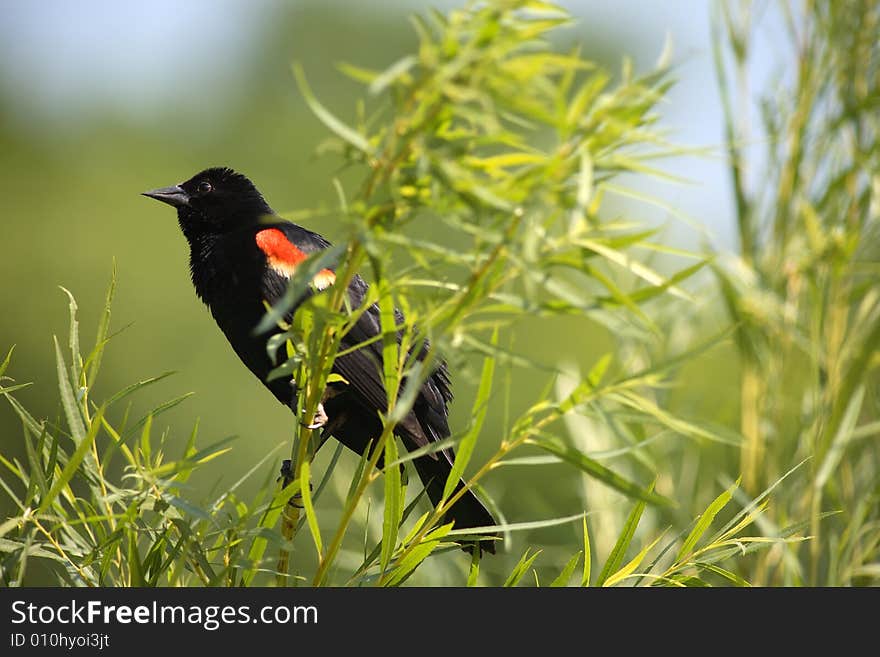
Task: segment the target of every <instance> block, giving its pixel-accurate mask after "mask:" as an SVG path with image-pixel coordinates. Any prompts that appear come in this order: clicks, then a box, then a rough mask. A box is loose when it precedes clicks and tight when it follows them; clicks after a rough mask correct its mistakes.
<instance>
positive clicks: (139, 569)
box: [127, 528, 144, 586]
mask: <svg viewBox="0 0 880 657" xmlns="http://www.w3.org/2000/svg"><path fill="white" fill-rule="evenodd" d="M127 533H128V577H129V582H128V583H129V586H143V585H144V570H143V566H142V564H141V558H140V554H139V553H138V546H137V532H136V531H134V528H132V529H130V530H129V531H128V532H127Z"/></svg>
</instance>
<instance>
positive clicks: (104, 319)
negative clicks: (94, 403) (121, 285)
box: [86, 258, 116, 405]
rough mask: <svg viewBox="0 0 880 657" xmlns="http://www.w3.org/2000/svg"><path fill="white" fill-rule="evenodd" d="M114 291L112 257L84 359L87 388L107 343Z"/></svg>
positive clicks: (95, 373)
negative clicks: (92, 341)
mask: <svg viewBox="0 0 880 657" xmlns="http://www.w3.org/2000/svg"><path fill="white" fill-rule="evenodd" d="M115 293H116V259H115V258H114V259H113V269H112V270H111V272H110V285H109V286H108V287H107V295H106V297H105V299H104V308H103V310H102V311H101V319H100V320H99V321H98V333H97V335H96V336H95V346H94V348H93V349H92V353H90V354H89V357H88V358H87V359H86V364H87V365H88V372H87V374H86V386H87V387H88V388H89V390H91V389H92V386H94V385H95V379H96V378H97V376H98V370H99V369H100V368H101V358H102V357H103V355H104V347H105V346H106V344H107V333H108V332H109V331H110V309H111V307H112V305H113V296H114V295H115ZM108 405H109V403H108Z"/></svg>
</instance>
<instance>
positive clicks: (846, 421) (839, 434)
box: [813, 385, 865, 490]
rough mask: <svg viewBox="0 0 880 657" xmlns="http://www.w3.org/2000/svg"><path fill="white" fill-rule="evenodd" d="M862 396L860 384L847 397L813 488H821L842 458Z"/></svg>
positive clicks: (860, 405)
mask: <svg viewBox="0 0 880 657" xmlns="http://www.w3.org/2000/svg"><path fill="white" fill-rule="evenodd" d="M864 398H865V386H864V385H861V386H859V387H858V388H857V389H856V391H855V393H854V394H853V396H852V397H851V398H850V399H849V402H848V403H847V405H846V410H845V411H844V414H843V419H842V420H841V421H840V424H839V425H838V427H837V431H836V432H835V434H834V438H832V440H831V446H830V447H829V448H828V451H826V452H825V458H824V459H822V463H821V464H820V465H819V468H818V470H817V472H816V477H815V479H814V480H813V488H814V489H815V490H821V489H822V488H823V487H824V486H825V484H826V483H827V481H828V478H829V477H830V476H831V473H832V472H834V470H835V468H836V467H837V465H838V463H840V460H841V459H842V458H843V453H844V451H845V450H846V447H847V445H849V443H850V441H851V440H852V437H853V432H854V431H855V428H856V424H857V423H858V421H859V415H860V413H861V411H862V401H863V400H864Z"/></svg>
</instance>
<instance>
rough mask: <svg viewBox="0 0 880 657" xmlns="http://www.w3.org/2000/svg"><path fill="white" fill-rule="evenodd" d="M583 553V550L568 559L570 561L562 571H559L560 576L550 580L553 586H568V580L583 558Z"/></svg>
mask: <svg viewBox="0 0 880 657" xmlns="http://www.w3.org/2000/svg"><path fill="white" fill-rule="evenodd" d="M581 554H582V553H581V552H578V553H577V554H575V555H574V556H573V557H572V558H571V559H569V560H568V563H567V564H565V567H564V568H563V569H562V572H561V573H559V576H558V577H557V578H556V579H554V580H553V581H552V582H550V586H551V587H560V586H568V580H570V579H571V574H572V573H573V572H574V569H575V568H577V565H578V561H580V559H581Z"/></svg>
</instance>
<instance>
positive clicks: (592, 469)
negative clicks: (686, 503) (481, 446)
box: [526, 436, 675, 507]
mask: <svg viewBox="0 0 880 657" xmlns="http://www.w3.org/2000/svg"><path fill="white" fill-rule="evenodd" d="M526 442H527V443H528V444H531V445H535V446H536V447H540V448H541V449H543V450H545V451H548V452H550V453H551V454H554V455H556V456H558V457H559V458H561V459H562V460H563V461H566V462H567V463H570V464H572V465H574V466H577V467H578V468H580V469H581V470H583V471H584V472H585V473H587V474H588V475H590V476H591V477H594V478H595V479H598V480H599V481H601V482H602V483H604V484H607V485H608V486H610V487H611V488H613V489H615V490H617V491H620V492H621V493H623V494H624V495H626V496H627V497H631V498H634V499H638V500H643V501H645V502H648V503H650V504H653V505H655V506H665V507H674V506H675V502H674V501H672V500H670V499H669V498H667V497H664V496H662V495H659V494H658V493H655V492H653V491H652V490H650V489H647V488H642V487H641V486H639V485H638V484H634V483H633V482H631V481H629V480H627V479H624V478H623V477H622V476H620V475H619V474H617V473H616V472H614V471H613V470H610V469H608V468H607V467H605V466H604V465H602V464H601V463H599V462H598V461H596V460H594V459H591V458H590V457H589V456H587V455H586V454H584V453H583V452H581V451H579V450H577V449H575V448H574V447H571V446H569V445H566V444H565V443H564V442H562V441H561V440H559V439H558V438H554V437H552V436H546V437H541V438H539V439H537V438H529V439H528V440H527V441H526Z"/></svg>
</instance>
